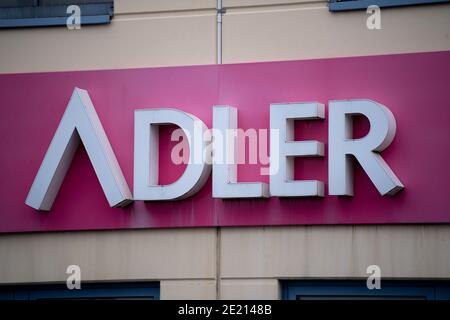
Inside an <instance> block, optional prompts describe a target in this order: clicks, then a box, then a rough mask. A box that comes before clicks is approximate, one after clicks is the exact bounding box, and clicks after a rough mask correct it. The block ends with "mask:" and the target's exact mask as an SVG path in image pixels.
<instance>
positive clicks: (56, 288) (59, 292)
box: [0, 282, 160, 300]
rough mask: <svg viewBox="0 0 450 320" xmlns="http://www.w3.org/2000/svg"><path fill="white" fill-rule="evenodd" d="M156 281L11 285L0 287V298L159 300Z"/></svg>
mask: <svg viewBox="0 0 450 320" xmlns="http://www.w3.org/2000/svg"><path fill="white" fill-rule="evenodd" d="M159 292H160V286H159V283H158V282H126V283H123V282H121V283H81V289H79V290H77V289H73V290H69V289H67V286H66V284H42V285H13V286H9V285H8V286H2V287H0V300H47V299H52V300H54V299H149V300H159V298H160V295H159Z"/></svg>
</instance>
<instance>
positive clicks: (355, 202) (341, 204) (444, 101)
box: [0, 51, 450, 233]
mask: <svg viewBox="0 0 450 320" xmlns="http://www.w3.org/2000/svg"><path fill="white" fill-rule="evenodd" d="M75 87H78V88H81V89H85V90H87V92H88V93H89V96H90V98H91V100H92V102H93V105H94V107H95V110H96V111H97V114H98V116H99V118H100V121H101V123H102V125H103V128H104V130H105V132H106V134H107V136H108V139H109V141H110V143H111V146H112V148H113V150H114V153H115V155H116V157H117V160H118V162H119V164H120V167H121V169H122V171H123V173H124V176H125V178H126V180H127V182H128V185H129V186H130V188H132V186H133V156H134V154H133V150H134V147H133V135H134V120H133V118H134V110H136V109H153V108H177V109H180V110H183V111H186V112H189V113H191V114H194V115H195V116H197V117H198V118H200V119H201V120H202V121H203V122H204V123H205V124H206V125H207V126H208V127H209V128H211V125H212V110H213V106H214V105H230V106H233V107H236V108H237V109H238V121H239V122H238V126H239V127H240V128H242V129H248V128H255V129H269V126H270V124H269V116H270V104H271V103H283V102H312V101H317V102H320V103H323V104H325V110H326V113H325V119H324V120H311V121H298V122H297V123H296V139H299V140H300V139H301V140H305V139H306V140H312V139H314V140H318V141H322V142H323V143H324V144H325V157H323V158H307V159H305V158H297V159H296V162H295V178H296V179H305V180H307V179H314V180H320V181H323V182H324V184H325V196H324V197H323V198H278V197H270V198H267V199H253V200H248V199H247V200H245V199H229V200H223V199H214V198H213V197H212V191H211V177H210V178H209V180H208V182H207V183H206V184H205V186H204V187H203V188H202V189H201V190H200V191H199V192H198V193H197V194H195V195H194V196H192V197H190V198H187V199H184V200H179V201H169V202H145V201H134V202H133V203H132V204H130V205H129V206H127V207H124V208H110V207H109V205H108V202H107V200H106V198H105V194H104V193H103V190H102V188H101V186H100V183H99V181H98V179H97V177H96V174H95V171H94V169H93V167H92V165H91V163H90V161H89V158H88V156H87V153H86V151H85V150H84V148H83V147H82V146H80V148H79V149H78V151H77V153H76V155H75V158H74V160H73V162H72V165H71V167H70V169H69V171H68V173H67V175H66V177H65V179H64V181H63V184H62V186H61V189H60V190H59V193H58V195H57V197H56V200H55V202H54V204H53V207H52V209H51V210H50V211H48V212H45V211H37V210H35V209H33V208H31V207H29V206H27V205H26V204H25V199H26V197H27V194H28V191H29V190H30V187H31V185H32V183H33V180H34V178H35V175H36V173H37V171H38V169H39V167H40V165H41V162H42V160H43V158H44V155H45V153H46V150H47V148H48V146H49V144H50V142H51V140H52V137H53V135H54V134H55V131H56V128H57V127H58V123H59V121H60V120H61V117H62V115H63V113H64V111H65V109H66V107H67V104H68V101H69V98H70V96H71V94H72V92H73V90H74V88H75ZM347 99H370V100H374V101H376V102H379V103H381V104H383V105H385V106H386V107H388V108H389V109H390V110H391V111H392V113H393V114H394V116H395V119H396V122H397V131H396V136H395V138H394V140H393V142H392V143H391V145H390V146H389V147H388V148H387V149H386V150H384V151H383V152H382V156H383V158H384V160H385V161H386V162H387V163H388V164H389V166H390V168H391V169H392V170H393V171H394V172H395V174H396V175H397V177H398V178H399V179H400V180H401V182H402V183H403V184H404V186H405V188H404V190H403V191H401V192H400V193H398V194H396V195H395V196H381V195H380V193H379V192H378V191H377V189H376V188H375V186H374V185H373V183H372V182H371V180H370V179H369V177H368V176H367V175H366V173H365V172H364V170H363V169H362V168H361V167H360V166H359V165H358V164H357V163H355V177H354V178H355V179H354V180H355V182H354V183H355V192H354V196H351V197H350V196H347V197H342V196H330V195H328V188H327V184H328V172H327V170H328V169H327V168H328V163H327V161H328V160H327V150H328V149H327V140H328V120H329V119H328V114H327V110H328V101H330V100H347ZM355 127H356V128H355V129H354V130H355V135H361V136H363V135H364V134H365V132H367V130H369V129H368V125H367V123H366V122H364V121H359V122H357V123H356V126H355ZM172 129H173V128H171V127H168V128H165V129H163V130H162V134H161V136H160V157H159V161H160V181H161V183H170V182H173V181H175V180H177V178H178V177H179V176H180V175H181V174H182V172H183V170H184V166H182V165H175V164H173V163H172V161H171V160H170V152H171V147H173V146H174V144H175V142H170V141H169V140H170V135H169V134H170V131H171V130H172ZM0 149H1V157H0V176H1V180H0V194H1V196H2V199H1V202H2V203H1V206H0V232H1V233H7V232H31V231H33V232H34V231H62V230H100V229H132V228H168V227H207V226H262V225H314V224H394V223H449V222H450V196H449V191H450V169H449V166H450V51H447V52H434V53H418V54H399V55H383V56H371V57H352V58H335V59H319V60H304V61H287V62H268V63H250V64H236V65H220V66H219V65H208V66H188V67H168V68H143V69H126V70H106V71H77V72H52V73H33V74H4V75H0ZM260 168H261V164H247V165H239V167H238V181H240V182H246V181H247V182H248V181H250V182H257V181H261V182H268V181H269V177H268V176H261V175H260Z"/></svg>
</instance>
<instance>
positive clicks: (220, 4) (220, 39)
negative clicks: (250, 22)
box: [216, 0, 225, 64]
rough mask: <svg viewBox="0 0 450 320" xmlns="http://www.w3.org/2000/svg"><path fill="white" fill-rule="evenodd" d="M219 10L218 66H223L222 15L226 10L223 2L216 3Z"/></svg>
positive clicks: (220, 0)
mask: <svg viewBox="0 0 450 320" xmlns="http://www.w3.org/2000/svg"><path fill="white" fill-rule="evenodd" d="M216 10H217V64H222V14H223V13H224V12H225V10H224V9H223V7H222V0H217V1H216Z"/></svg>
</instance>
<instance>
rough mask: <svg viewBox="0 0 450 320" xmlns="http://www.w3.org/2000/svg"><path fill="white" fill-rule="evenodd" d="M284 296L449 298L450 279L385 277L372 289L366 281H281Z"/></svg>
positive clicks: (294, 298) (294, 297)
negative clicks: (421, 279) (413, 279)
mask: <svg viewBox="0 0 450 320" xmlns="http://www.w3.org/2000/svg"><path fill="white" fill-rule="evenodd" d="M282 298H283V299H286V300H308V299H424V300H450V281H408V280H382V281H381V289H379V290H377V289H373V290H369V289H368V288H367V286H366V280H293V281H282Z"/></svg>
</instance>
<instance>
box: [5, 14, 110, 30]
mask: <svg viewBox="0 0 450 320" xmlns="http://www.w3.org/2000/svg"><path fill="white" fill-rule="evenodd" d="M110 21H111V17H110V16H109V15H102V16H81V19H80V23H81V25H88V24H105V23H109V22H110ZM66 22H67V18H66V17H55V18H31V19H0V28H19V27H50V26H65V25H66Z"/></svg>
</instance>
